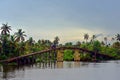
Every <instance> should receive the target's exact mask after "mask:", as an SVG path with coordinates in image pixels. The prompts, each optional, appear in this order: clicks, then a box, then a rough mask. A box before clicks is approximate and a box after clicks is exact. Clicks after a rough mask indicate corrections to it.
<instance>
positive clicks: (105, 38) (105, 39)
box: [104, 37, 108, 45]
mask: <svg viewBox="0 0 120 80" xmlns="http://www.w3.org/2000/svg"><path fill="white" fill-rule="evenodd" d="M107 40H108V38H107V37H104V41H105V44H106V45H107Z"/></svg>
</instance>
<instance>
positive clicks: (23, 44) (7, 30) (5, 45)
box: [0, 24, 59, 60]
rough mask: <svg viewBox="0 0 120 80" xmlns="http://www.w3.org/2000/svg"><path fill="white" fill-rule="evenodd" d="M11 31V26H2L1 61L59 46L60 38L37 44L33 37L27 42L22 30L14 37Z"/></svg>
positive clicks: (39, 41) (0, 35)
mask: <svg viewBox="0 0 120 80" xmlns="http://www.w3.org/2000/svg"><path fill="white" fill-rule="evenodd" d="M11 31H12V29H11V26H9V25H8V24H2V26H1V34H0V60H2V59H7V58H12V57H16V56H20V55H24V54H29V53H32V52H36V51H40V50H43V49H47V48H50V47H51V45H52V44H54V45H56V46H58V44H59V38H58V37H55V39H54V41H53V42H51V41H50V40H44V39H42V40H38V41H37V42H35V40H34V39H33V38H32V37H30V38H29V39H28V40H25V37H26V36H27V35H26V34H25V31H23V30H22V29H18V31H17V32H15V33H14V34H13V35H11Z"/></svg>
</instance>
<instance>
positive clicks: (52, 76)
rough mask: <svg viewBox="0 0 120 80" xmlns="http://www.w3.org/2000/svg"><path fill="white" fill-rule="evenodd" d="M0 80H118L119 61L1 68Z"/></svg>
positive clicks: (119, 77)
mask: <svg viewBox="0 0 120 80" xmlns="http://www.w3.org/2000/svg"><path fill="white" fill-rule="evenodd" d="M0 80H120V61H106V62H101V63H92V62H63V63H62V62H59V63H52V64H43V63H37V64H34V65H25V66H21V67H15V66H1V67H0Z"/></svg>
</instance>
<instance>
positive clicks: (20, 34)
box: [15, 29, 26, 42]
mask: <svg viewBox="0 0 120 80" xmlns="http://www.w3.org/2000/svg"><path fill="white" fill-rule="evenodd" d="M24 33H25V31H22V29H18V32H16V33H15V41H17V42H23V41H24V40H25V38H24V37H26V35H25V34H24Z"/></svg>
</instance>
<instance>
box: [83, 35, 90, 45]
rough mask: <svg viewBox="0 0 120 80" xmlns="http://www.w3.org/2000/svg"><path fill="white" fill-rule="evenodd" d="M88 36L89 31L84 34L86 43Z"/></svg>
mask: <svg viewBox="0 0 120 80" xmlns="http://www.w3.org/2000/svg"><path fill="white" fill-rule="evenodd" d="M88 38H89V35H88V34H87V33H86V34H84V40H86V43H87V40H88Z"/></svg>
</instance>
